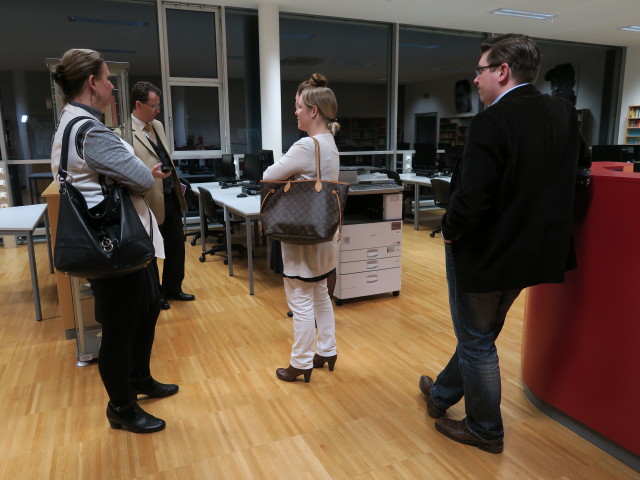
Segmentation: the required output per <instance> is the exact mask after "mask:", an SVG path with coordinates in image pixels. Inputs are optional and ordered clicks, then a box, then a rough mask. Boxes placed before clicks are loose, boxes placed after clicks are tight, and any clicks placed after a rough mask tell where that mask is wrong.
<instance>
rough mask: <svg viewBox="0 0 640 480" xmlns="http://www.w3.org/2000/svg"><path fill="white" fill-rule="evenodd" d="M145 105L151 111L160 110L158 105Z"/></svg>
mask: <svg viewBox="0 0 640 480" xmlns="http://www.w3.org/2000/svg"><path fill="white" fill-rule="evenodd" d="M145 105H146V106H147V107H151V109H152V110H160V104H157V105H149V104H148V103H145Z"/></svg>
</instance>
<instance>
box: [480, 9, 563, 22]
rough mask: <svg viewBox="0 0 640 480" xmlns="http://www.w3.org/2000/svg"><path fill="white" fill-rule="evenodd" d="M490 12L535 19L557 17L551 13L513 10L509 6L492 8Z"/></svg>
mask: <svg viewBox="0 0 640 480" xmlns="http://www.w3.org/2000/svg"><path fill="white" fill-rule="evenodd" d="M489 13H493V14H495V15H508V16H511V17H521V18H532V19H534V20H549V19H550V18H555V17H557V15H550V14H548V13H537V12H526V11H524V10H511V9H509V8H499V9H497V10H492V11H491V12H489Z"/></svg>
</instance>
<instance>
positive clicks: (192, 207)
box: [180, 178, 224, 245]
mask: <svg viewBox="0 0 640 480" xmlns="http://www.w3.org/2000/svg"><path fill="white" fill-rule="evenodd" d="M180 183H181V184H182V185H184V188H183V191H184V199H185V201H186V202H187V211H186V212H182V224H183V226H184V239H185V240H187V239H188V238H189V237H191V236H192V237H193V238H192V239H191V245H195V244H196V241H197V240H198V239H199V238H200V229H198V230H195V231H189V229H188V228H187V217H199V216H200V207H199V206H198V196H197V195H196V194H195V192H194V191H193V189H192V188H191V183H189V181H188V180H185V179H184V178H181V179H180ZM214 234H216V235H217V234H218V232H214ZM223 237H224V232H223V234H222V235H221V236H220V237H219V241H222V238H223Z"/></svg>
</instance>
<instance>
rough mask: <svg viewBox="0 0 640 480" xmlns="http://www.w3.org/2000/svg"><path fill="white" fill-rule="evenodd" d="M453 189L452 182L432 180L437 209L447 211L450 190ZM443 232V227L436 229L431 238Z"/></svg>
mask: <svg viewBox="0 0 640 480" xmlns="http://www.w3.org/2000/svg"><path fill="white" fill-rule="evenodd" d="M450 187H451V182H448V181H447V180H440V179H438V178H432V179H431V189H432V190H433V203H435V204H436V206H437V207H440V208H444V209H445V210H446V209H447V207H448V206H449V189H450ZM441 231H442V225H440V226H438V227H437V228H435V229H434V230H433V231H432V232H431V233H430V234H429V236H430V237H431V238H433V237H435V236H436V233H440V232H441Z"/></svg>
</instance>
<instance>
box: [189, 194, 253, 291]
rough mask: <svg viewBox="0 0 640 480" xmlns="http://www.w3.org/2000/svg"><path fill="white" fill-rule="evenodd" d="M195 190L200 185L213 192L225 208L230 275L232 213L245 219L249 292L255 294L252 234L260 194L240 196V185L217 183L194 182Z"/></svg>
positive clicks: (203, 236)
mask: <svg viewBox="0 0 640 480" xmlns="http://www.w3.org/2000/svg"><path fill="white" fill-rule="evenodd" d="M191 186H192V188H193V191H194V192H197V191H198V187H202V188H206V189H207V190H209V191H210V192H211V197H213V201H214V202H216V203H217V204H218V205H221V206H222V208H223V210H224V222H225V235H226V240H227V260H228V264H229V276H230V277H232V276H233V256H232V253H231V243H232V240H231V214H232V213H233V214H235V215H238V216H240V217H242V218H244V219H245V227H246V235H247V265H248V266H247V268H248V271H249V294H251V295H253V293H254V289H253V237H252V235H251V222H253V221H255V220H258V219H259V218H260V195H247V196H246V197H241V198H238V194H239V193H241V192H242V188H241V187H240V186H237V187H229V188H224V189H223V188H222V187H220V186H219V185H218V184H217V183H194V184H192V185H191ZM198 199H199V205H200V219H201V221H200V229H201V230H200V231H201V238H202V242H203V243H204V241H205V240H204V239H205V233H206V228H207V225H206V224H205V222H204V221H203V219H204V214H203V207H202V201H200V197H198Z"/></svg>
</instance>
